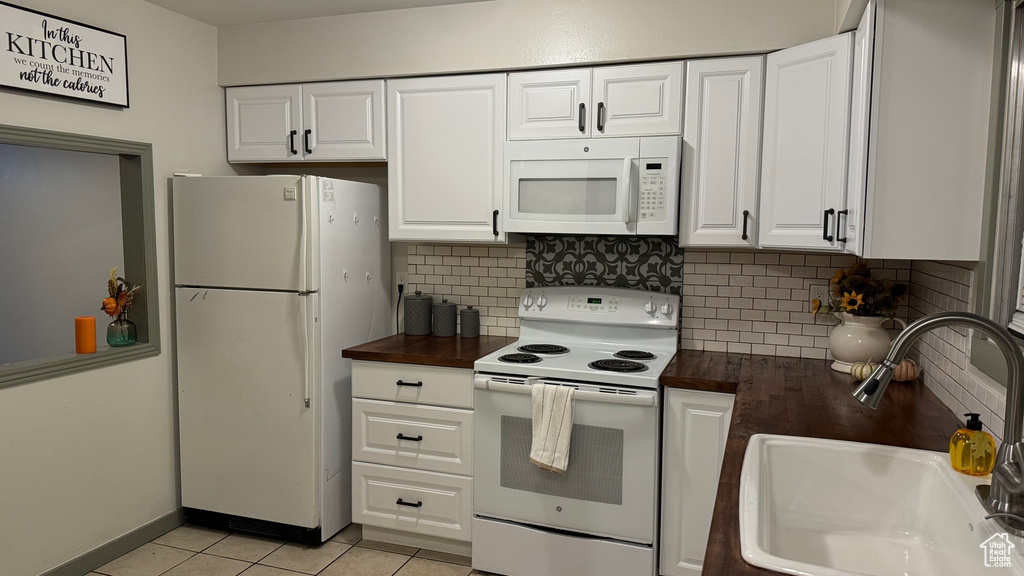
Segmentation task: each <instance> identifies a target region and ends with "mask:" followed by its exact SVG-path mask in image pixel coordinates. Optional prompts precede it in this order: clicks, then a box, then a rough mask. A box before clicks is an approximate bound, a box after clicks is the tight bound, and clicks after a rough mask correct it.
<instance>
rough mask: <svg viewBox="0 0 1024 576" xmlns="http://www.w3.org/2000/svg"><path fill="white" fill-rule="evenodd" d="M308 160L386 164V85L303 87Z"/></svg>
mask: <svg viewBox="0 0 1024 576" xmlns="http://www.w3.org/2000/svg"><path fill="white" fill-rule="evenodd" d="M302 97H303V101H302V125H303V126H305V129H304V133H303V153H304V155H305V156H304V158H305V159H306V160H338V159H345V160H359V159H365V160H383V159H385V158H386V157H387V156H386V150H385V146H384V115H385V110H384V81H383V80H362V81H357V82H325V83H321V84H303V85H302Z"/></svg>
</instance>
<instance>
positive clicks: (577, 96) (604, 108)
mask: <svg viewBox="0 0 1024 576" xmlns="http://www.w3.org/2000/svg"><path fill="white" fill-rule="evenodd" d="M682 79H683V63H682V62H669V63H666V64H639V65H631V66H609V67H603V68H573V69H568V70H542V71H537V72H517V73H513V74H509V76H508V89H509V96H508V138H509V140H537V139H565V138H602V137H605V136H614V137H619V136H634V137H635V136H671V135H677V134H679V133H680V131H681V130H682V107H683V101H682V97H683V94H682Z"/></svg>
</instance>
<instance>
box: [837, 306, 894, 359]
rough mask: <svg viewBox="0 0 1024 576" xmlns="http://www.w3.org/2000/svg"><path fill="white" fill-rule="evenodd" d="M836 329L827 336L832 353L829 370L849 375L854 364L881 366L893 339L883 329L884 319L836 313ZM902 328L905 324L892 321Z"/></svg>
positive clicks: (882, 317) (881, 317)
mask: <svg viewBox="0 0 1024 576" xmlns="http://www.w3.org/2000/svg"><path fill="white" fill-rule="evenodd" d="M836 317H837V318H839V325H838V326H836V327H835V328H833V329H832V333H831V334H829V336H828V342H829V347H830V348H831V349H832V357H833V358H835V362H833V363H832V369H833V370H835V371H837V372H846V373H849V372H850V368H852V367H853V365H854V364H855V363H857V362H881V361H882V360H883V359H884V358H885V356H886V355H887V354H888V353H889V347H890V346H891V345H892V339H891V338H889V331H888V330H886V329H885V328H884V327H882V323H883V322H885V321H886V320H888V318H887V317H885V316H854V315H853V314H849V313H847V312H838V313H836ZM893 321H895V322H897V323H899V324H900V325H902V326H903V327H904V328H906V327H907V323H906V322H904V321H903V320H900V319H899V318H893Z"/></svg>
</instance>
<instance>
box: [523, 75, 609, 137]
mask: <svg viewBox="0 0 1024 576" xmlns="http://www.w3.org/2000/svg"><path fill="white" fill-rule="evenodd" d="M592 113H593V108H591V107H590V69H589V68H582V69H574V70H545V71H542V72H519V73H514V74H509V75H508V138H509V140H530V139H537V138H558V139H561V138H589V137H590V122H589V115H590V114H592Z"/></svg>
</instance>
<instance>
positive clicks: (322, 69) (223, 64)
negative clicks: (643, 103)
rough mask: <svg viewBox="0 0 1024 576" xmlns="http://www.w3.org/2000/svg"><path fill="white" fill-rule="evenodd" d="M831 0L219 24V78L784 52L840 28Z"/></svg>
mask: <svg viewBox="0 0 1024 576" xmlns="http://www.w3.org/2000/svg"><path fill="white" fill-rule="evenodd" d="M835 20H836V2H835V0H772V1H770V2H766V1H765V0H629V1H624V0H494V1H493V2H478V3H470V4H456V5H449V6H437V7H429V8H416V9H407V10H391V11H386V12H368V13H364V14H350V15H344V16H331V17H323V18H309V19H304V20H290V21H285V22H271V23H264V24H250V25H243V26H234V27H228V28H222V29H220V38H219V41H218V59H219V62H220V70H219V79H220V82H221V84H222V85H225V86H237V85H245V84H271V83H282V82H301V81H313V80H332V79H345V78H372V77H391V76H401V75H416V74H440V73H448V72H465V71H477V70H494V69H513V68H526V67H543V66H559V65H566V64H585V63H595V62H614V61H629V60H651V59H659V58H676V57H681V56H711V55H721V54H736V53H748V52H766V51H771V50H777V49H780V48H785V47H788V46H793V45H795V44H800V43H802V42H808V41H810V40H817V39H818V38H824V37H826V36H829V35H831V34H833V30H834V27H835Z"/></svg>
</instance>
